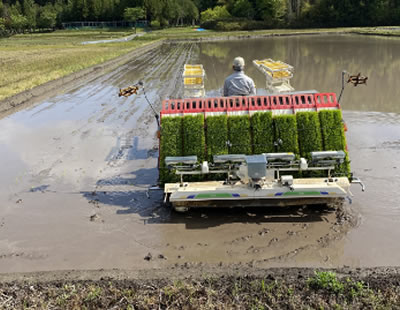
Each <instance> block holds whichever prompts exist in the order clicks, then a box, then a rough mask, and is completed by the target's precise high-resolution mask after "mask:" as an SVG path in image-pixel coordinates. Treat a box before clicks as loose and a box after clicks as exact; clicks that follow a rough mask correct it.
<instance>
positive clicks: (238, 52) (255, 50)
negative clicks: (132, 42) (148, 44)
mask: <svg viewBox="0 0 400 310" xmlns="http://www.w3.org/2000/svg"><path fill="white" fill-rule="evenodd" d="M199 46H200V56H199V59H198V61H199V63H202V64H203V65H204V68H205V70H206V74H207V78H206V82H205V87H206V91H207V93H208V94H209V95H216V94H217V92H219V91H220V89H221V87H222V85H223V82H224V79H225V78H226V76H228V75H229V74H230V73H231V70H232V69H231V66H232V65H231V63H232V60H233V59H234V58H235V57H236V56H242V57H244V59H245V61H246V64H247V66H246V73H247V74H248V75H249V76H251V77H252V78H253V79H254V81H255V83H256V85H257V87H258V88H264V85H265V78H264V76H263V75H262V74H261V73H260V72H259V71H258V70H257V69H256V68H255V66H254V65H253V64H252V63H251V62H252V60H254V59H264V58H272V59H276V60H282V61H284V62H287V63H289V64H291V65H293V66H294V68H295V74H294V77H293V79H292V85H293V86H294V87H295V88H296V89H297V90H306V89H316V90H319V91H321V92H336V93H339V92H340V88H341V72H342V71H343V70H347V71H348V72H349V73H351V74H358V73H359V72H361V73H362V74H363V75H366V76H368V84H367V86H365V85H359V86H357V87H354V86H352V85H351V84H349V85H348V86H347V87H346V90H345V93H344V97H343V101H342V104H343V109H345V110H358V111H380V112H400V105H398V104H396V103H397V98H399V97H400V87H398V76H399V75H400V57H398V55H399V51H400V40H397V39H392V38H385V37H370V36H356V35H338V36H300V37H276V38H265V39H251V40H240V41H231V42H218V43H202V44H199ZM258 93H261V94H262V93H263V92H262V90H260V89H259V90H258Z"/></svg>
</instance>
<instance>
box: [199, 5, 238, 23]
mask: <svg viewBox="0 0 400 310" xmlns="http://www.w3.org/2000/svg"><path fill="white" fill-rule="evenodd" d="M230 17H232V16H231V14H229V12H228V10H227V9H226V6H216V7H215V8H213V9H211V8H210V9H207V10H205V11H204V12H201V21H202V22H207V21H213V20H219V19H227V18H230Z"/></svg>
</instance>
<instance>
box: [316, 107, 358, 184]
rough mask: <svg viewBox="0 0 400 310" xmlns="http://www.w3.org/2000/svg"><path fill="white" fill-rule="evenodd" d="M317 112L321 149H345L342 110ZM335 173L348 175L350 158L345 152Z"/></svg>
mask: <svg viewBox="0 0 400 310" xmlns="http://www.w3.org/2000/svg"><path fill="white" fill-rule="evenodd" d="M318 114H319V119H320V123H321V132H322V141H323V149H324V150H325V151H346V136H345V133H344V127H343V121H342V111H341V110H323V111H320V112H319V113H318ZM335 174H336V175H345V176H350V160H349V155H348V153H347V152H346V158H345V161H344V163H343V164H341V165H340V166H339V167H337V168H336V169H335Z"/></svg>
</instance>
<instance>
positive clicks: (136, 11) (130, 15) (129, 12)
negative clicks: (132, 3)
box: [124, 7, 146, 22]
mask: <svg viewBox="0 0 400 310" xmlns="http://www.w3.org/2000/svg"><path fill="white" fill-rule="evenodd" d="M145 16H146V14H145V11H144V8H140V7H136V8H126V9H125V11H124V19H125V20H127V21H131V22H136V21H137V20H139V19H141V18H144V17H145Z"/></svg>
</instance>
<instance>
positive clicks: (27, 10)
mask: <svg viewBox="0 0 400 310" xmlns="http://www.w3.org/2000/svg"><path fill="white" fill-rule="evenodd" d="M22 11H23V14H24V15H25V17H26V19H27V27H28V28H31V29H33V28H36V13H37V5H36V4H35V1H34V0H24V2H23V4H22Z"/></svg>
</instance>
